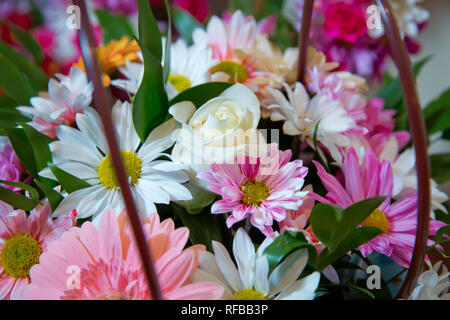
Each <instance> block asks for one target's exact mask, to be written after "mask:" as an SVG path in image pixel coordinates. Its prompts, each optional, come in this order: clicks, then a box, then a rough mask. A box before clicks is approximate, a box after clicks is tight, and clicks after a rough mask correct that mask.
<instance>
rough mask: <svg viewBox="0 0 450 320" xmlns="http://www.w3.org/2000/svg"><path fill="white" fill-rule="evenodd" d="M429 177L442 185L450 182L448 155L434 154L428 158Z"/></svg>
mask: <svg viewBox="0 0 450 320" xmlns="http://www.w3.org/2000/svg"><path fill="white" fill-rule="evenodd" d="M430 161H431V176H432V178H433V179H434V180H436V182H437V183H444V182H447V181H449V180H450V170H448V168H449V166H450V153H446V154H436V155H432V156H430Z"/></svg>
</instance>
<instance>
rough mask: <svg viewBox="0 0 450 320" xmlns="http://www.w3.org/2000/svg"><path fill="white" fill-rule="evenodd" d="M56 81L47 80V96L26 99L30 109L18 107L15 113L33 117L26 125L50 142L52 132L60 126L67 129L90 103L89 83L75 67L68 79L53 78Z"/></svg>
mask: <svg viewBox="0 0 450 320" xmlns="http://www.w3.org/2000/svg"><path fill="white" fill-rule="evenodd" d="M55 77H56V78H58V79H59V81H57V80H56V79H53V78H52V79H50V81H49V83H48V93H47V92H41V93H40V96H39V97H33V98H31V99H30V102H31V105H32V106H33V107H27V106H20V107H17V109H18V110H20V111H22V112H24V113H27V114H31V115H33V116H34V118H33V122H31V123H30V124H31V125H32V126H33V127H34V128H36V130H38V131H40V132H42V133H44V134H46V135H48V136H50V137H52V138H54V137H55V134H56V133H55V129H56V127H57V126H59V125H61V124H66V125H71V124H73V123H74V122H75V117H76V115H77V114H78V113H82V112H84V110H85V109H86V108H87V107H88V106H89V104H90V103H91V100H92V91H93V87H92V83H88V81H87V78H86V74H85V73H84V72H83V71H81V70H80V69H78V68H76V67H72V68H71V69H70V72H69V75H68V76H65V75H63V74H59V73H58V74H55Z"/></svg>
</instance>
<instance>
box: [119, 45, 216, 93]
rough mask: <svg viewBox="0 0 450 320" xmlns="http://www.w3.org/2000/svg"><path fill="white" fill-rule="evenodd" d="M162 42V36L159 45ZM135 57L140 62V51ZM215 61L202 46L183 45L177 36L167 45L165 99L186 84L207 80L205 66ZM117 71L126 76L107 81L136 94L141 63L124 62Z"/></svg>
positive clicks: (188, 86)
mask: <svg viewBox="0 0 450 320" xmlns="http://www.w3.org/2000/svg"><path fill="white" fill-rule="evenodd" d="M165 42H166V41H165V39H163V48H164V47H165ZM139 58H140V59H141V61H143V58H142V54H141V53H139ZM216 63H217V61H215V60H213V59H212V51H211V49H208V48H206V47H205V46H202V45H192V46H187V45H186V42H185V41H184V40H183V39H178V40H177V41H176V42H175V43H173V44H172V46H171V48H170V73H169V78H168V82H167V84H166V90H167V94H168V96H169V99H172V98H174V97H175V96H176V95H177V94H178V93H179V92H182V91H184V90H186V89H189V88H190V87H193V86H196V85H199V84H202V83H206V82H209V81H210V79H211V75H210V73H209V69H210V68H211V67H212V66H213V65H215V64H216ZM119 70H120V71H121V72H122V73H123V74H124V75H125V76H126V77H127V79H117V80H113V81H111V84H112V85H114V86H117V87H119V88H122V89H124V90H126V91H127V92H129V93H131V94H136V92H137V90H138V89H139V86H140V84H141V82H142V78H143V76H144V65H143V64H142V63H136V62H127V63H126V65H125V67H123V68H120V69H119Z"/></svg>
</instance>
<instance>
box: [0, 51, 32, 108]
mask: <svg viewBox="0 0 450 320" xmlns="http://www.w3.org/2000/svg"><path fill="white" fill-rule="evenodd" d="M0 70H1V72H0V88H1V89H3V90H4V91H5V92H6V94H7V95H8V96H9V97H11V98H13V99H14V100H16V102H17V103H19V104H22V105H28V104H29V101H30V99H31V98H32V97H34V96H36V95H37V91H36V90H34V89H33V88H32V87H31V86H30V83H29V82H28V80H27V78H26V77H25V76H24V75H23V74H22V73H21V72H20V70H19V69H18V68H17V67H16V66H15V65H14V64H13V63H12V62H11V61H9V60H8V59H7V58H6V57H5V56H4V55H3V54H1V53H0Z"/></svg>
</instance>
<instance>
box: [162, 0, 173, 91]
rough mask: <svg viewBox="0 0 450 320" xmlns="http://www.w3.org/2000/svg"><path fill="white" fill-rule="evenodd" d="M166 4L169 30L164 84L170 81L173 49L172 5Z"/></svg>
mask: <svg viewBox="0 0 450 320" xmlns="http://www.w3.org/2000/svg"><path fill="white" fill-rule="evenodd" d="M164 3H165V4H166V10H167V17H168V18H167V23H168V25H169V27H168V30H167V39H166V46H165V49H164V83H167V81H168V80H169V74H170V55H171V47H172V14H171V12H170V5H169V2H168V1H167V0H164Z"/></svg>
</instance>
